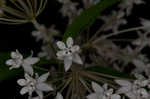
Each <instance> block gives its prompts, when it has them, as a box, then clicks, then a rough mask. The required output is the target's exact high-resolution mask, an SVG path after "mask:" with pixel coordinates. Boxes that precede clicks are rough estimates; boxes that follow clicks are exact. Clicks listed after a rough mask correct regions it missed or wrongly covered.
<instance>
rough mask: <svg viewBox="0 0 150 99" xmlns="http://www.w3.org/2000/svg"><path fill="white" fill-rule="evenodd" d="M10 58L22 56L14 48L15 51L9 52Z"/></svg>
mask: <svg viewBox="0 0 150 99" xmlns="http://www.w3.org/2000/svg"><path fill="white" fill-rule="evenodd" d="M11 58H15V59H16V58H18V59H23V56H22V55H21V54H20V53H19V51H18V50H16V52H11Z"/></svg>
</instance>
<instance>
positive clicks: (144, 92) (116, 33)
mask: <svg viewBox="0 0 150 99" xmlns="http://www.w3.org/2000/svg"><path fill="white" fill-rule="evenodd" d="M49 1H50V0H1V1H0V23H1V24H11V25H16V24H17V25H21V24H26V23H31V24H33V26H34V27H35V29H36V30H33V31H32V32H31V35H32V36H33V37H34V38H35V40H36V41H37V42H39V41H42V45H41V52H39V53H38V54H37V56H34V54H33V53H34V51H31V54H30V55H28V56H27V57H25V56H24V53H21V52H19V49H16V50H14V51H12V52H10V54H9V57H10V58H8V59H7V60H5V61H4V63H5V65H4V66H3V68H5V69H4V70H2V71H0V75H1V77H2V78H3V79H5V77H6V76H7V75H9V73H10V74H11V76H13V75H16V74H17V73H20V72H21V73H22V74H23V75H22V78H20V79H18V80H17V81H16V83H17V84H18V85H19V86H20V87H19V88H20V95H27V96H28V99H50V98H54V99H150V58H149V56H148V54H147V53H145V52H144V51H143V49H145V48H148V47H150V38H149V33H150V20H148V19H145V18H141V17H135V18H137V20H138V22H139V23H138V26H135V27H130V26H128V24H129V21H128V17H130V16H132V12H133V9H134V8H135V6H139V5H146V3H147V1H145V0H80V1H71V0H56V2H57V3H60V4H61V8H60V9H59V13H61V14H62V17H65V18H67V20H68V23H67V25H66V29H65V32H64V33H62V32H61V31H60V30H58V29H56V28H55V24H53V25H51V26H50V27H46V26H45V25H44V24H40V23H38V21H37V17H38V16H39V15H40V14H42V12H43V11H44V9H47V7H46V6H48V5H47V2H49ZM81 4H82V6H81ZM79 5H80V6H79ZM108 12H109V13H108ZM127 27H128V28H127ZM124 34H126V35H127V38H126V37H124V38H122V37H121V36H124ZM131 34H134V35H137V37H136V38H134V39H128V37H130V35H131ZM56 37H59V39H58V38H56ZM118 43H119V44H118ZM122 43H126V44H125V46H123V47H122V46H121V44H122ZM44 65H46V66H47V67H45V66H44ZM1 67H2V66H1ZM3 71H4V72H5V71H7V72H5V73H4V72H3ZM3 76H4V77H3ZM3 79H0V80H3Z"/></svg>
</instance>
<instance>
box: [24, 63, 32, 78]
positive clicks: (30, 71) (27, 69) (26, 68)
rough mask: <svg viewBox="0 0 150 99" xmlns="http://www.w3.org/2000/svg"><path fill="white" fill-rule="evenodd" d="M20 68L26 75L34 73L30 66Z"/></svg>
mask: <svg viewBox="0 0 150 99" xmlns="http://www.w3.org/2000/svg"><path fill="white" fill-rule="evenodd" d="M22 67H23V69H24V71H25V72H26V73H28V74H30V75H33V73H34V72H33V68H32V66H30V65H26V64H23V65H22Z"/></svg>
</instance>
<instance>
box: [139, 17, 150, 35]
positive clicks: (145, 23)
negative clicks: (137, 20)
mask: <svg viewBox="0 0 150 99" xmlns="http://www.w3.org/2000/svg"><path fill="white" fill-rule="evenodd" d="M141 24H142V25H143V26H144V27H145V28H144V30H145V31H146V32H150V20H147V19H141Z"/></svg>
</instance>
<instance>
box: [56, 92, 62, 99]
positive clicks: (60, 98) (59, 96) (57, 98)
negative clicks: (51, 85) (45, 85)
mask: <svg viewBox="0 0 150 99" xmlns="http://www.w3.org/2000/svg"><path fill="white" fill-rule="evenodd" d="M56 99H64V98H63V96H62V95H61V93H59V92H58V93H57V95H56Z"/></svg>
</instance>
